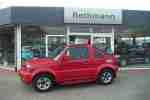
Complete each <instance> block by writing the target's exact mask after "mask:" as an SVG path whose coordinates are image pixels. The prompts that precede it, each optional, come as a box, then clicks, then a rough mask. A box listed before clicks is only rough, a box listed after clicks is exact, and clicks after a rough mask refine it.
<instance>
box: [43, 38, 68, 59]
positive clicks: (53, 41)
mask: <svg viewBox="0 0 150 100" xmlns="http://www.w3.org/2000/svg"><path fill="white" fill-rule="evenodd" d="M65 40H66V39H65V36H64V35H46V39H45V44H46V57H48V56H49V54H50V53H51V51H53V50H54V49H56V48H57V47H59V46H63V45H65V44H66V41H65Z"/></svg>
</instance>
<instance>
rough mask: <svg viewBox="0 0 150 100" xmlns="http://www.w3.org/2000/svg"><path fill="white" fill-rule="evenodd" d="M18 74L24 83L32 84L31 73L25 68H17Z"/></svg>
mask: <svg viewBox="0 0 150 100" xmlns="http://www.w3.org/2000/svg"><path fill="white" fill-rule="evenodd" d="M18 75H19V76H20V78H21V80H22V81H23V82H24V83H26V84H28V85H30V84H32V74H31V73H30V72H27V71H25V70H19V71H18Z"/></svg>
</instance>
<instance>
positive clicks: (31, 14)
mask: <svg viewBox="0 0 150 100" xmlns="http://www.w3.org/2000/svg"><path fill="white" fill-rule="evenodd" d="M63 13H64V9H63V8H62V7H57V8H56V7H12V12H11V21H12V22H11V23H13V24H20V23H21V24H34V25H63V22H64V17H63Z"/></svg>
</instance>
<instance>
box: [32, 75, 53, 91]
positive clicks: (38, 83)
mask: <svg viewBox="0 0 150 100" xmlns="http://www.w3.org/2000/svg"><path fill="white" fill-rule="evenodd" d="M53 83H54V80H53V78H52V77H51V76H50V75H48V74H40V75H37V76H36V77H35V78H34V79H33V82H32V87H33V88H34V89H35V90H36V91H38V92H46V91H50V90H51V89H52V88H53Z"/></svg>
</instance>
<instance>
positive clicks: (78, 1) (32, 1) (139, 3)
mask: <svg viewBox="0 0 150 100" xmlns="http://www.w3.org/2000/svg"><path fill="white" fill-rule="evenodd" d="M8 6H42V7H43V6H48V7H49V6H69V7H83V8H105V9H131V10H150V0H0V8H4V7H8Z"/></svg>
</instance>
